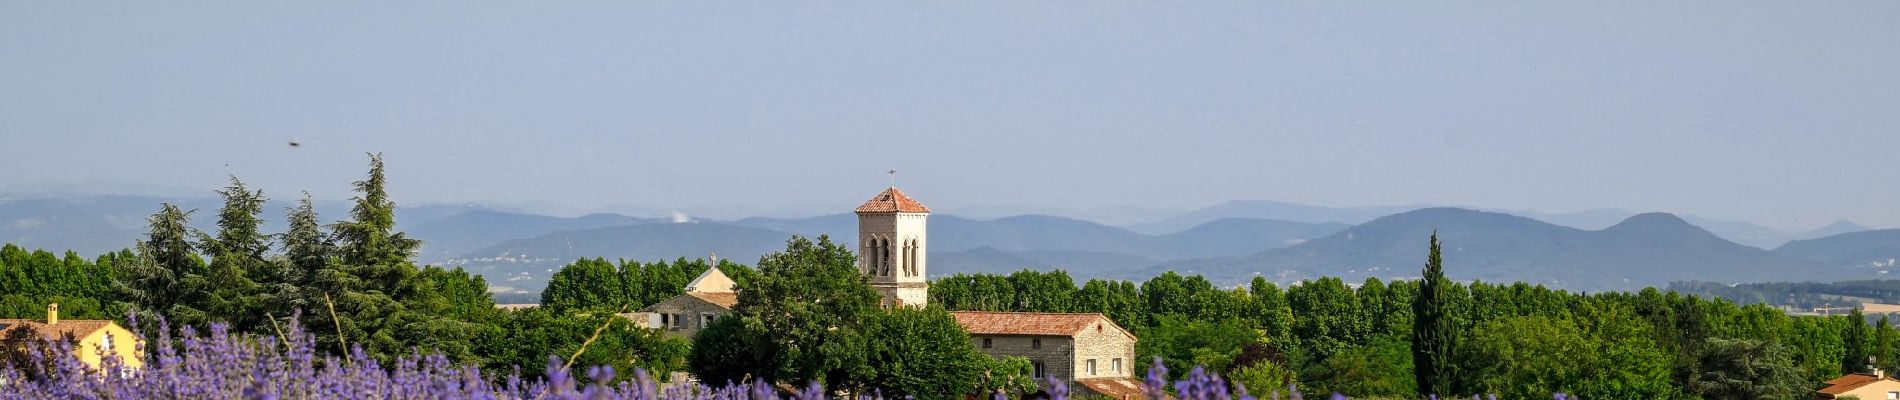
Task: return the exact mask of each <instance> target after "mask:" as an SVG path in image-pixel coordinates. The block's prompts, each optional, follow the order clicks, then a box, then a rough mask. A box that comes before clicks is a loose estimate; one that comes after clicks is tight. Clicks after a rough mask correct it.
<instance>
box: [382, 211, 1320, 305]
mask: <svg viewBox="0 0 1900 400" xmlns="http://www.w3.org/2000/svg"><path fill="white" fill-rule="evenodd" d="M488 218H491V219H492V218H493V217H488ZM856 218H857V217H856V216H855V215H852V214H836V215H827V216H819V217H812V218H801V219H772V218H747V219H743V220H739V221H731V222H720V221H695V222H690V223H670V222H669V223H661V222H654V221H638V222H636V223H633V224H628V225H621V226H614V227H607V228H597V229H586V230H566V231H557V232H550V233H547V234H543V235H540V236H535V237H530V238H524V239H514V240H507V241H503V242H501V243H499V244H496V245H492V246H487V247H484V248H481V249H478V250H474V251H471V252H469V253H466V254H463V255H462V256H460V257H456V258H454V259H453V262H454V263H457V264H462V265H466V266H469V268H470V269H472V270H475V271H477V272H482V273H491V274H506V275H509V276H511V277H523V278H522V279H517V280H516V282H522V283H520V284H519V285H521V286H524V287H526V286H530V283H531V282H532V279H533V278H534V277H536V276H540V275H544V274H540V273H537V272H536V271H541V272H545V270H546V269H548V268H552V267H555V266H558V265H560V264H564V263H566V262H567V261H571V260H573V259H575V258H578V257H607V258H609V259H612V258H629V259H638V260H648V261H651V260H655V259H671V258H675V257H704V256H707V255H708V254H709V253H713V252H717V253H718V254H719V256H721V257H724V258H730V259H735V260H739V261H740V262H745V263H751V262H753V261H754V260H757V259H758V258H759V257H760V256H762V255H764V254H765V253H767V252H770V251H774V250H777V249H782V248H784V242H785V240H786V238H787V237H789V236H790V235H792V234H800V235H806V236H813V237H815V236H817V235H830V236H832V240H833V241H835V242H840V243H846V244H847V246H850V247H852V248H853V249H854V250H855V249H856V245H855V244H853V243H857V219H856ZM459 221H461V220H459V219H453V218H450V219H443V220H439V221H437V222H459ZM1344 228H1346V225H1344V224H1307V223H1299V222H1287V221H1272V220H1261V219H1246V218H1230V219H1223V220H1218V221H1214V222H1209V223H1206V224H1202V225H1201V226H1197V227H1194V228H1192V229H1188V230H1185V231H1181V232H1177V233H1174V234H1168V235H1144V234H1140V233H1135V232H1132V231H1129V230H1126V229H1122V228H1116V227H1111V226H1106V225H1101V224H1096V223H1093V222H1088V221H1081V220H1075V219H1068V218H1061V217H1051V216H1018V217H1009V218H998V219H992V220H972V219H965V218H960V217H957V216H952V215H936V216H932V217H931V219H930V250H931V253H930V257H931V258H930V260H931V261H930V263H931V264H930V266H931V273H932V274H934V275H947V274H952V273H957V272H1009V271H1014V270H1018V269H1023V268H1050V267H1061V268H1065V269H1070V270H1072V271H1073V272H1075V273H1076V274H1078V275H1083V276H1106V275H1108V274H1111V273H1115V272H1118V271H1124V270H1128V269H1134V268H1140V267H1146V266H1150V265H1154V264H1155V263H1157V262H1159V261H1162V260H1173V259H1181V258H1190V257H1205V256H1210V255H1211V256H1239V255H1245V254H1251V253H1253V252H1256V251H1259V250H1260V249H1270V248H1276V247H1282V246H1288V245H1292V244H1295V243H1299V242H1301V241H1303V240H1305V239H1308V238H1315V237H1321V236H1325V235H1327V234H1331V233H1333V232H1337V231H1339V230H1340V229H1344ZM471 229H473V228H471ZM416 237H419V238H425V240H428V239H427V238H429V236H426V235H422V234H420V233H418V234H417V235H416ZM524 273H525V274H524Z"/></svg>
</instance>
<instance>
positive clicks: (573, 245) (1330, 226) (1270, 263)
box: [0, 195, 1900, 292]
mask: <svg viewBox="0 0 1900 400" xmlns="http://www.w3.org/2000/svg"><path fill="white" fill-rule="evenodd" d="M282 200H283V199H279V200H274V201H272V202H271V203H270V204H269V205H267V206H266V208H265V210H266V213H265V216H264V218H265V220H266V221H267V222H268V226H267V227H266V230H267V231H281V230H282V226H283V223H282V220H283V214H284V210H285V209H286V208H288V207H289V206H290V203H289V202H287V201H282ZM166 201H170V202H174V203H177V204H181V206H183V207H185V208H187V209H199V210H201V211H199V212H198V213H196V214H194V215H193V217H194V218H193V223H192V224H193V226H195V227H198V228H199V229H211V227H212V226H213V224H214V222H215V221H214V218H215V216H214V213H213V212H214V211H215V209H216V207H217V206H218V203H217V201H216V199H210V198H195V199H194V198H183V199H167V198H157V197H139V196H83V195H74V196H57V197H37V198H12V199H5V200H0V242H8V243H16V244H20V245H23V246H27V247H30V248H45V249H49V250H64V249H72V250H75V251H78V252H80V253H81V254H87V255H91V254H97V253H100V252H104V251H111V250H116V249H120V248H125V247H130V246H131V245H132V243H133V241H135V240H137V239H138V238H139V237H140V236H142V235H143V234H144V231H145V226H144V225H145V218H146V217H147V216H149V215H150V214H152V213H153V212H154V211H156V210H157V209H158V204H159V203H160V202H166ZM318 209H319V212H320V213H321V214H322V218H323V219H324V220H326V221H334V220H339V219H343V218H346V217H347V215H346V213H347V211H348V209H347V204H344V203H341V202H327V203H319V207H318ZM397 220H398V223H399V225H400V228H401V229H404V230H405V231H407V232H409V234H410V235H411V237H415V238H419V239H422V240H424V241H425V244H424V246H423V248H422V249H421V251H420V252H419V254H418V259H419V261H422V262H426V263H434V264H450V265H458V266H464V267H467V268H469V269H471V270H472V271H475V272H478V273H483V274H485V275H488V276H489V280H490V282H491V283H492V284H493V285H495V286H496V287H497V289H499V290H503V291H516V292H521V291H534V290H539V287H540V286H541V285H543V284H544V283H545V279H546V277H547V276H548V275H549V272H551V270H552V269H554V268H558V267H559V266H560V265H563V264H566V263H567V262H570V261H572V260H573V259H575V258H580V257H606V258H610V259H613V258H628V259H637V260H642V261H651V260H658V259H673V258H678V257H693V258H697V257H705V256H707V255H708V254H710V253H715V252H716V253H718V255H719V256H720V257H723V258H728V259H734V260H738V261H740V262H744V263H752V262H754V261H755V260H757V259H758V257H759V256H761V255H764V254H766V253H768V252H771V251H775V250H778V249H781V248H783V245H784V241H785V239H786V238H787V237H789V236H790V235H792V234H801V235H806V236H817V235H820V234H831V235H833V236H834V240H835V241H839V242H843V243H854V242H855V241H856V231H857V221H856V217H855V216H854V215H852V214H849V213H842V214H832V215H823V216H816V217H809V218H761V217H754V218H745V219H739V220H730V221H716V220H703V219H701V220H694V219H690V218H687V219H679V217H668V218H642V217H631V216H625V215H618V214H592V215H585V216H580V217H572V218H564V217H554V216H546V215H537V214H532V213H525V212H519V211H512V210H505V209H498V208H494V207H485V206H479V205H428V206H421V207H404V208H401V209H399V210H398V211H397ZM682 222H683V223H682ZM930 228H931V229H930V239H931V240H930V248H931V255H930V256H931V258H930V260H931V274H932V275H937V276H942V275H948V274H953V273H959V272H993V273H1007V272H1011V271H1015V270H1019V269H1023V268H1035V269H1047V268H1063V269H1066V270H1069V271H1070V272H1071V274H1072V275H1074V276H1077V277H1079V278H1094V277H1103V278H1125V279H1146V278H1148V277H1150V276H1152V275H1153V274H1155V273H1158V271H1160V270H1163V269H1173V270H1179V271H1182V272H1185V273H1199V274H1205V275H1208V276H1209V277H1210V278H1213V279H1215V280H1216V281H1218V282H1223V283H1230V284H1231V283H1238V282H1241V281H1244V280H1246V279H1250V278H1251V277H1252V276H1255V275H1260V276H1267V277H1270V278H1273V279H1274V280H1277V281H1281V282H1291V281H1294V280H1297V279H1302V278H1310V277H1317V276H1342V277H1346V278H1349V279H1354V280H1357V279H1363V278H1364V277H1368V276H1376V277H1380V278H1406V277H1411V276H1415V275H1417V270H1418V269H1419V267H1420V266H1421V265H1422V263H1423V262H1424V254H1425V238H1426V237H1427V236H1428V235H1430V233H1431V232H1432V231H1433V230H1434V229H1436V230H1437V231H1438V232H1439V234H1440V236H1441V239H1443V240H1444V242H1445V244H1446V249H1445V254H1446V256H1445V257H1446V261H1447V264H1448V267H1450V270H1451V271H1452V276H1453V277H1454V278H1458V279H1482V280H1487V281H1517V280H1523V281H1528V282H1536V283H1543V284H1548V285H1553V286H1560V287H1565V288H1570V289H1580V290H1604V289H1631V288H1638V287H1642V286H1660V285H1663V284H1666V283H1667V282H1669V281H1672V280H1702V281H1732V282H1748V281H1766V280H1783V281H1786V280H1816V281H1821V280H1832V279H1841V278H1868V277H1874V276H1878V274H1884V273H1885V272H1884V271H1888V270H1890V269H1892V266H1893V265H1892V264H1893V262H1892V259H1894V258H1900V230H1877V231H1869V230H1867V229H1866V228H1865V227H1863V226H1860V225H1857V224H1854V223H1852V222H1848V221H1839V222H1836V223H1833V224H1830V225H1828V226H1825V227H1822V228H1820V229H1817V230H1815V231H1811V232H1797V233H1785V232H1780V231H1775V230H1773V229H1769V228H1765V227H1760V226H1758V225H1753V224H1748V223H1740V222H1725V221H1715V220H1707V219H1700V218H1694V217H1677V216H1674V215H1669V214H1660V213H1649V214H1632V213H1628V212H1625V211H1621V210H1592V211H1584V212H1578V213H1567V214H1544V213H1536V212H1529V211H1518V212H1510V213H1502V212H1491V211H1479V210H1469V209H1459V208H1443V207H1431V208H1409V207H1365V208H1330V207H1314V206H1304V205H1298V204H1290V203H1280V202H1269V201H1237V202H1229V203H1224V204H1220V205H1216V206H1212V207H1208V208H1205V209H1201V210H1195V211H1191V212H1187V213H1182V214H1180V215H1176V216H1173V217H1170V218H1167V219H1164V220H1159V221H1155V222H1149V223H1141V224H1131V225H1129V226H1126V227H1120V226H1109V225H1104V224H1100V223H1096V222H1090V221H1086V220H1080V219H1073V218H1064V217H1055V216H1047V215H1020V216H1012V217H1003V218H995V219H971V218H963V217H959V216H956V215H950V214H938V215H934V216H933V217H932V218H931V220H930ZM1792 239H1800V240H1794V241H1790V240H1792ZM1738 243H1740V244H1738ZM1783 243H1785V244H1783ZM1745 244H1746V245H1745ZM1751 246H1753V247H1751ZM1765 248H1774V249H1775V250H1774V251H1768V250H1763V249H1765ZM1883 262H1884V264H1883Z"/></svg>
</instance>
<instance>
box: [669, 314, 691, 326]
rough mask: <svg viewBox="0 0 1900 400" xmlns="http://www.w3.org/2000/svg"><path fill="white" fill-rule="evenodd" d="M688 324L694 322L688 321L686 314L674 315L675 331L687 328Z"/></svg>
mask: <svg viewBox="0 0 1900 400" xmlns="http://www.w3.org/2000/svg"><path fill="white" fill-rule="evenodd" d="M688 322H692V321H690V320H687V319H686V314H673V328H674V329H681V328H685V327H686V323H688Z"/></svg>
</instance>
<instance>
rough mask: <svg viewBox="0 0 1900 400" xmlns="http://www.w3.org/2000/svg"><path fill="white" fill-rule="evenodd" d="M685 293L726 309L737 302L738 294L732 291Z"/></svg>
mask: <svg viewBox="0 0 1900 400" xmlns="http://www.w3.org/2000/svg"><path fill="white" fill-rule="evenodd" d="M686 294H689V295H693V297H698V298H699V299H700V300H705V301H706V302H707V303H713V304H715V305H718V306H720V307H725V308H727V309H731V308H732V306H734V305H738V304H739V294H738V293H733V292H686Z"/></svg>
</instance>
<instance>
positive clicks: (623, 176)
mask: <svg viewBox="0 0 1900 400" xmlns="http://www.w3.org/2000/svg"><path fill="white" fill-rule="evenodd" d="M164 3H165V4H155V3H152V2H128V3H120V4H102V2H61V1H14V2H5V3H0V143H4V147H5V149H6V150H5V151H0V189H6V188H14V189H15V190H18V189H20V188H29V187H35V186H36V185H47V184H70V183H75V182H115V183H123V184H128V185H127V186H126V187H128V188H132V187H134V186H131V185H129V184H132V183H136V184H139V185H154V186H169V187H182V188H192V189H202V190H204V194H206V195H210V194H211V193H210V192H209V190H210V189H211V188H213V187H216V186H219V185H220V184H222V183H223V180H224V177H225V175H226V174H236V175H238V176H239V177H242V178H244V179H246V180H248V181H250V182H252V183H253V184H254V185H256V186H259V187H262V188H264V189H265V190H267V192H269V193H274V194H276V195H278V196H279V197H289V194H291V193H295V192H296V191H298V190H309V191H311V192H312V193H314V194H315V195H316V196H318V197H322V198H344V197H347V196H348V192H347V190H348V183H349V182H350V181H351V180H354V179H356V178H358V177H359V176H360V175H361V174H362V172H363V167H364V163H363V156H362V154H363V153H364V152H367V151H380V152H383V153H384V154H386V156H387V157H388V163H389V168H390V173H391V177H390V179H391V181H392V183H391V184H392V185H393V186H392V192H394V194H395V195H396V196H397V200H398V201H402V202H406V203H410V204H416V203H423V202H459V201H480V202H493V203H545V204H555V205H562V206H565V207H568V208H570V209H618V210H630V209H680V210H686V211H689V212H695V213H701V214H715V215H735V214H746V213H758V212H782V211H786V210H809V209H811V208H812V207H815V206H817V207H833V208H835V207H838V206H839V205H842V206H843V207H850V206H852V205H855V204H856V203H857V202H859V201H862V200H863V199H864V198H868V197H869V196H870V195H871V194H873V193H875V192H876V191H878V190H879V189H881V188H882V187H883V186H884V185H885V180H886V177H885V175H884V173H883V171H884V170H886V169H890V168H895V169H897V170H899V171H901V172H900V174H899V176H898V180H899V182H898V183H899V185H900V186H902V187H904V188H905V189H906V190H907V191H909V192H911V193H912V194H914V195H917V196H918V197H920V198H921V199H923V200H924V202H925V203H926V204H930V205H932V206H934V207H938V208H940V209H951V210H954V209H964V208H975V207H988V206H999V205H1000V206H1021V207H1038V208H1072V209H1087V208H1101V207H1128V206H1133V207H1142V208H1162V209H1186V208H1195V207H1200V206H1205V205H1209V204H1213V203H1218V202H1222V201H1227V200H1235V199H1273V200H1282V201H1291V202H1300V203H1311V204H1320V205H1341V206H1345V205H1395V204H1416V203H1433V204H1459V205H1470V206H1479V207H1495V208H1505V209H1538V210H1545V211H1574V210H1582V209H1593V208H1625V209H1630V210H1635V211H1647V210H1662V211H1673V212H1683V213H1694V214H1700V215H1704V216H1709V217H1717V218H1732V219H1746V220H1753V221H1757V222H1760V223H1765V224H1769V225H1772V226H1780V227H1785V228H1806V227H1813V226H1818V225H1821V224H1824V223H1826V222H1829V221H1831V220H1833V219H1837V218H1849V219H1853V220H1856V221H1859V222H1861V223H1864V224H1869V225H1875V226H1900V24H1896V23H1895V20H1896V18H1900V2H1894V1H1873V2H1733V1H1722V2H1661V3H1663V4H1656V3H1659V2H1624V3H1609V2H1528V3H1541V4H1522V3H1527V2H1501V1H1500V2H1481V3H1465V4H1452V3H1445V2H1393V3H1385V4H1377V3H1382V2H1315V3H1279V2H1241V3H1209V2H1153V3H1168V4H1152V3H1115V2H1061V3H1032V2H945V3H932V4H924V3H922V2H851V3H829V4H818V3H803V2H799V3H796V4H794V3H793V2H763V3H738V2H715V3H717V4H709V3H708V2H667V3H661V2H624V1H615V2H604V3H599V4H583V3H581V2H555V3H549V2H514V3H511V4H508V5H496V4H484V5H470V4H463V3H460V2H444V3H436V4H426V5H425V4H420V3H422V2H381V1H378V2H363V3H355V4H344V3H345V2H300V3H317V4H272V5H264V4H259V3H267V2H229V3H225V4H216V5H210V4H208V2H207V3H201V4H202V5H180V4H175V3H176V2H164ZM194 3H196V2H194ZM268 3H279V2H268ZM391 3H400V4H391ZM496 3H499V2H496ZM628 3H641V4H628ZM1266 3H1278V4H1266ZM1586 3H1587V4H1586ZM293 139H294V140H298V141H300V142H302V143H303V146H302V147H301V148H298V149H292V148H290V147H289V146H287V145H286V142H288V141H290V140H293ZM128 190H130V189H128Z"/></svg>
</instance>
